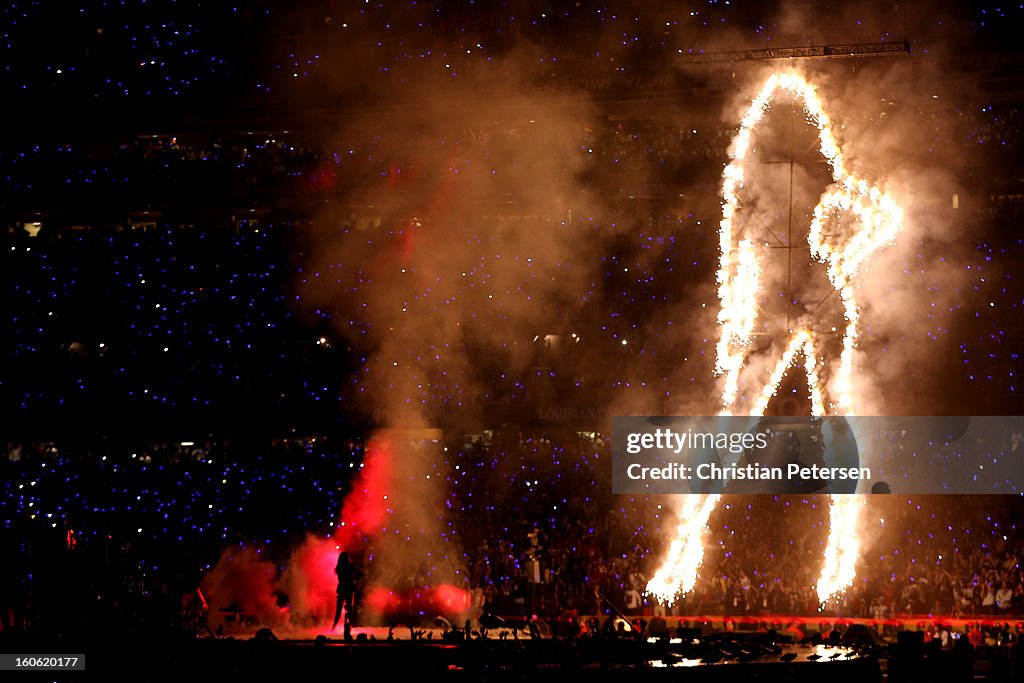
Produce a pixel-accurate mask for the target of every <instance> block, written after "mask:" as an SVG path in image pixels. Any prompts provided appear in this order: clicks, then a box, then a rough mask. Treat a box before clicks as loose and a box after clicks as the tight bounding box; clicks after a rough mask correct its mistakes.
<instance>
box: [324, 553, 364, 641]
mask: <svg viewBox="0 0 1024 683" xmlns="http://www.w3.org/2000/svg"><path fill="white" fill-rule="evenodd" d="M334 573H335V574H337V575H338V606H337V607H336V608H335V610H334V624H333V625H332V626H331V630H334V629H335V628H337V627H338V621H339V620H341V610H342V608H344V609H345V638H350V637H352V621H353V612H354V611H355V603H356V582H357V581H359V577H361V576H362V575H363V573H362V572H361V571H359V568H358V567H356V566H355V565H354V564H353V563H352V560H350V559H349V556H348V553H347V552H345V551H344V550H343V551H341V553H340V554H339V555H338V564H337V566H335V567H334Z"/></svg>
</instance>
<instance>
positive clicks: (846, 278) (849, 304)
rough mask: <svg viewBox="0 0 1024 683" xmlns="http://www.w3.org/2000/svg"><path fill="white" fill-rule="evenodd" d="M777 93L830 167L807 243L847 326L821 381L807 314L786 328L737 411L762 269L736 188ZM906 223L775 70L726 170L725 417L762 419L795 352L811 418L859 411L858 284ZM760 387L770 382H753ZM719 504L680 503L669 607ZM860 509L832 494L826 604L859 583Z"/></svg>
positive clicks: (812, 92) (665, 576) (722, 267)
mask: <svg viewBox="0 0 1024 683" xmlns="http://www.w3.org/2000/svg"><path fill="white" fill-rule="evenodd" d="M779 91H782V92H783V93H785V94H788V95H789V96H791V97H792V98H794V99H796V100H798V101H800V102H801V103H802V104H803V108H804V113H805V114H806V116H807V121H808V122H809V123H810V124H812V125H814V126H815V127H816V128H817V130H818V149H819V151H820V152H821V154H822V156H823V157H825V160H826V161H827V163H828V165H829V169H830V170H831V175H832V181H833V182H832V184H831V185H830V186H829V187H828V188H827V189H826V191H825V192H824V194H822V196H821V198H820V199H819V201H818V204H817V206H816V207H815V208H814V212H813V216H812V220H811V224H810V228H809V230H808V235H807V243H808V247H809V250H810V253H811V256H812V257H813V258H815V259H816V260H817V261H819V262H820V263H823V264H825V267H826V271H827V273H828V279H829V282H830V283H831V284H832V286H833V287H834V288H835V290H836V291H837V292H838V293H839V295H840V299H841V301H842V307H843V315H844V316H845V318H846V327H845V329H844V330H843V333H842V335H843V336H842V348H841V351H840V354H839V363H838V367H831V368H828V374H827V375H826V376H824V377H823V374H822V371H821V368H822V366H823V365H824V364H823V363H822V362H821V358H819V354H820V351H819V350H818V347H819V344H818V340H817V338H816V336H815V334H814V332H813V330H812V325H811V321H810V320H808V319H806V318H805V319H803V320H800V321H799V322H798V325H797V327H796V329H791V330H789V338H788V339H787V340H786V341H785V348H784V350H783V353H782V356H781V357H780V358H779V359H778V361H777V362H776V363H775V364H774V366H773V367H772V370H771V373H770V375H769V376H768V378H767V381H765V383H764V384H763V385H761V389H760V390H759V391H756V392H754V393H755V394H756V396H757V398H756V399H755V400H754V401H753V403H752V404H750V405H747V406H741V405H738V404H739V403H740V401H741V397H740V384H741V382H740V379H741V374H742V373H743V370H744V367H745V365H746V357H747V354H748V351H749V347H750V342H751V339H752V336H753V333H754V326H755V323H756V321H757V314H758V300H757V299H758V295H759V294H760V289H761V284H760V280H761V266H760V262H759V259H758V253H757V250H756V248H755V245H754V242H753V241H751V240H750V239H739V240H735V237H736V235H734V232H736V231H735V230H734V225H733V221H734V219H735V217H736V215H737V212H738V211H739V207H740V196H739V192H740V190H741V189H742V188H743V183H744V178H745V176H746V162H747V156H748V153H749V151H750V148H751V138H752V135H753V132H754V129H755V128H756V126H757V124H758V123H760V122H761V120H762V119H763V118H764V116H765V114H766V113H767V112H768V110H769V109H770V107H771V104H772V101H773V99H774V97H775V95H776V94H777V93H778V92H779ZM843 214H845V215H847V216H849V217H851V218H852V221H850V222H851V223H854V224H856V225H857V226H858V227H857V229H856V230H855V231H854V232H853V234H852V235H851V236H849V237H847V238H846V239H844V240H842V241H840V240H837V239H836V235H833V234H830V233H828V232H827V230H826V228H827V227H828V226H830V225H832V224H833V223H834V222H835V221H836V219H837V218H838V217H839V216H840V215H843ZM902 227H903V212H902V210H901V209H900V207H899V206H898V205H897V204H896V202H895V200H893V198H892V197H890V196H889V195H887V194H885V193H884V192H882V191H881V190H879V189H878V188H876V187H873V186H871V185H869V184H868V183H867V182H866V181H865V180H862V179H860V178H857V177H856V176H854V175H852V174H850V173H849V172H848V171H847V168H846V162H845V161H844V159H843V156H842V153H841V151H840V149H839V145H838V144H837V143H836V140H835V137H834V136H833V135H832V122H831V121H830V119H829V117H828V115H827V114H826V113H825V110H824V108H823V107H822V104H821V100H820V99H819V98H818V94H817V91H816V89H815V88H814V86H813V85H811V84H810V83H808V82H807V81H806V80H805V79H804V78H803V77H802V76H801V75H799V74H797V73H795V72H779V73H774V74H772V75H771V76H770V77H769V78H768V80H767V81H765V83H764V85H763V86H762V87H761V89H760V91H759V92H758V93H757V95H756V96H755V97H754V99H753V101H752V102H751V103H750V106H749V107H747V110H746V111H745V112H744V114H743V118H742V120H741V122H740V127H739V131H738V132H737V133H736V137H735V138H734V139H733V142H732V146H731V148H730V151H729V163H728V164H727V165H726V167H725V170H724V171H723V173H722V219H721V221H720V223H719V248H720V257H719V264H718V273H717V283H718V298H719V300H720V301H721V303H722V305H721V308H720V309H719V313H718V323H719V325H720V326H721V336H720V337H719V341H718V345H717V349H716V351H717V357H716V362H715V374H717V375H720V376H722V377H723V381H722V403H721V410H720V414H721V415H733V414H735V413H737V412H738V413H739V414H749V415H752V416H761V415H764V413H765V411H766V410H767V408H768V404H769V402H770V401H771V399H772V397H773V396H775V395H776V394H777V393H778V390H779V386H780V384H781V383H782V380H783V377H784V376H785V374H786V371H787V370H788V369H789V368H790V367H792V366H793V365H794V363H795V362H796V358H797V356H802V357H803V370H804V374H805V376H806V378H807V386H808V391H809V398H810V401H811V413H812V415H814V416H822V415H826V414H828V415H852V414H853V411H854V406H853V382H852V372H853V351H854V349H855V348H856V341H857V331H858V327H857V323H858V321H859V317H860V312H859V311H860V309H859V307H858V305H857V301H856V298H855V296H854V295H855V292H854V287H853V278H854V276H855V275H856V273H857V271H858V269H859V268H860V267H861V266H862V265H863V264H864V262H865V261H866V260H867V259H868V258H869V257H870V256H871V255H872V254H873V253H874V252H876V251H877V250H878V249H880V248H882V247H883V246H885V245H886V244H888V243H890V242H892V241H893V240H894V239H895V238H896V236H897V235H898V234H899V232H900V230H901V229H902ZM822 356H823V354H822ZM761 381H764V380H757V382H756V383H757V384H760V382H761ZM751 382H753V380H751ZM826 397H827V399H826ZM717 500H718V496H717V495H714V496H707V497H706V498H705V497H701V496H695V495H691V496H689V497H688V498H687V500H686V502H684V503H683V505H682V507H681V509H680V511H679V525H678V528H677V533H676V539H675V540H674V541H673V542H672V544H671V546H670V547H669V552H668V557H667V558H666V560H665V561H664V563H663V564H662V566H661V567H660V568H659V569H658V571H657V572H656V574H655V576H654V579H652V580H651V582H650V583H649V584H648V586H647V590H648V592H650V593H653V594H655V595H657V596H658V597H659V598H662V599H663V600H665V601H667V602H669V603H671V601H672V600H674V599H675V597H676V596H677V595H679V594H680V593H686V592H687V591H689V590H691V589H692V588H693V585H694V583H695V582H696V579H697V569H698V568H699V567H700V563H701V561H702V560H703V556H704V548H703V530H704V527H705V525H706V524H707V520H708V518H709V517H710V515H711V511H712V510H713V509H714V506H715V503H716V502H717ZM862 506H863V501H862V499H860V498H858V497H852V496H845V497H844V496H831V497H830V508H829V518H830V527H829V537H828V545H827V546H826V552H825V566H824V568H823V570H822V576H821V579H820V580H819V581H818V596H819V598H820V599H821V602H822V603H824V602H826V601H827V600H828V599H829V598H831V597H832V596H833V595H836V594H837V593H839V592H841V591H843V590H845V589H846V587H847V586H848V585H849V584H850V583H851V582H852V581H853V579H854V576H855V565H856V561H857V552H858V547H859V541H858V538H857V522H858V519H859V514H860V509H861V507H862Z"/></svg>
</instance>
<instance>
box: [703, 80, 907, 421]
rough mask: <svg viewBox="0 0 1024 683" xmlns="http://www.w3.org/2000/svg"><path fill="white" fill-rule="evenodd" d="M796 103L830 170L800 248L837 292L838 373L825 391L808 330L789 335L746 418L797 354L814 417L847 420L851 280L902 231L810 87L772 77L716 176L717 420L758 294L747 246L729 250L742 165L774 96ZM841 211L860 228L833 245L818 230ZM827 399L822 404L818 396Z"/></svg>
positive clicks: (727, 401) (731, 398) (727, 409)
mask: <svg viewBox="0 0 1024 683" xmlns="http://www.w3.org/2000/svg"><path fill="white" fill-rule="evenodd" d="M780 90H781V91H783V92H785V93H788V94H790V95H791V96H792V97H794V98H796V99H798V100H800V101H801V102H802V103H803V107H804V113H805V114H806V115H807V120H808V122H809V123H811V124H813V125H814V126H815V127H816V128H817V129H818V141H819V146H818V148H819V150H820V151H821V154H822V156H824V157H825V160H826V161H827V162H828V164H829V167H830V169H831V171H832V180H833V184H832V185H831V186H830V187H829V188H828V190H826V192H825V194H823V195H822V197H821V200H820V201H819V202H818V205H817V206H816V207H815V208H814V215H813V219H812V221H811V226H810V231H809V233H808V236H807V242H808V245H809V247H810V253H811V255H812V256H813V257H814V258H816V259H817V260H818V261H820V262H821V263H824V264H826V270H827V273H828V277H829V281H830V282H831V283H832V286H833V287H835V289H836V291H837V292H839V294H840V297H841V299H842V302H843V313H844V315H845V316H846V329H845V330H844V333H843V341H842V352H841V353H840V358H839V367H838V368H837V369H835V370H834V371H833V372H832V377H831V381H830V382H829V385H828V387H825V386H824V385H823V382H822V378H821V377H820V375H819V373H818V371H817V367H818V364H817V361H816V358H815V352H814V349H815V346H816V343H815V342H816V339H815V335H814V333H813V331H812V330H811V329H809V326H807V325H804V326H803V327H802V329H797V330H794V331H792V336H791V337H790V339H789V343H788V346H787V348H786V350H785V352H784V353H783V356H782V359H781V360H780V361H779V363H778V364H777V365H776V366H775V368H774V370H773V371H772V373H771V376H770V378H769V380H768V382H767V384H766V385H765V386H764V389H763V390H762V392H761V394H760V396H759V397H758V399H757V401H756V402H755V403H754V405H753V406H752V407H751V410H750V413H749V414H751V415H763V414H764V411H765V409H766V408H767V406H768V401H769V400H770V399H771V397H772V396H773V395H775V392H776V391H778V388H779V383H780V382H781V381H782V378H783V376H784V375H785V371H786V369H787V368H788V367H789V366H790V365H791V364H792V362H793V360H794V358H795V356H796V353H797V352H798V351H799V352H800V354H801V355H803V357H804V361H805V368H804V369H805V371H806V374H807V384H808V386H809V387H810V392H811V405H812V411H813V412H814V414H815V415H824V414H826V412H827V413H829V414H833V415H835V414H840V415H848V414H851V413H852V410H853V400H852V396H851V394H852V382H851V381H850V377H851V374H852V369H853V349H854V347H855V345H856V340H857V322H858V319H859V309H858V307H857V302H856V299H855V298H854V291H853V286H852V284H851V281H852V279H853V276H854V275H855V274H856V272H857V270H858V268H860V266H861V265H862V264H863V263H864V262H865V261H866V260H867V258H868V257H869V256H871V254H873V253H874V252H875V251H876V250H878V249H880V248H881V247H882V246H884V245H885V244H887V243H889V242H891V241H892V240H894V239H895V238H896V235H897V234H898V233H899V231H900V229H901V228H902V222H903V212H902V211H901V210H900V208H899V206H897V204H896V202H895V201H894V200H893V199H892V197H890V196H889V195H887V194H885V193H883V192H881V191H880V190H879V189H878V188H876V187H872V186H870V185H868V183H867V182H866V181H864V180H861V179H859V178H857V177H856V176H853V175H851V174H850V173H848V172H847V170H846V163H845V161H844V160H843V156H842V153H841V152H840V150H839V145H838V144H837V143H836V141H835V138H834V137H833V135H832V122H831V121H830V120H829V118H828V115H827V114H826V113H825V111H824V109H823V107H822V105H821V100H820V99H819V98H818V94H817V91H816V90H815V88H814V86H813V85H811V84H810V83H808V82H807V81H806V80H805V79H804V78H803V77H802V76H800V75H799V74H796V73H793V72H784V73H775V74H772V75H771V76H770V77H769V78H768V80H767V81H766V82H765V84H764V85H763V86H762V87H761V90H760V92H758V94H757V96H756V97H755V98H754V100H753V101H752V102H751V103H750V106H749V107H748V108H747V110H746V112H745V113H744V115H743V119H742V121H741V122H740V129H739V132H738V133H737V134H736V138H735V139H734V140H733V144H732V147H731V149H730V152H729V164H728V165H727V166H726V168H725V171H724V172H723V174H722V178H723V180H722V220H721V222H720V223H719V247H720V250H721V256H720V258H719V265H718V276H717V280H718V297H719V299H720V300H721V302H722V307H721V310H720V311H719V313H718V322H719V323H720V324H721V326H722V333H721V337H720V338H719V341H718V347H717V352H718V354H717V361H716V364H715V372H716V373H717V374H719V375H724V377H725V379H724V382H723V388H722V414H723V415H731V414H733V412H734V411H735V409H736V407H737V405H736V404H737V402H738V400H739V383H740V372H741V370H742V369H743V366H744V359H745V356H746V351H747V347H748V346H749V344H750V341H751V336H752V334H753V330H754V322H755V321H756V319H757V310H758V308H757V295H758V292H759V289H760V285H759V276H760V268H759V266H758V259H757V255H756V253H755V251H754V244H753V242H751V241H750V240H748V239H744V240H741V241H739V242H738V243H737V244H736V245H735V246H734V245H733V238H734V235H733V232H734V231H733V219H734V217H735V216H736V213H737V211H738V209H739V206H740V197H739V191H740V189H742V187H743V182H744V178H745V175H746V161H747V155H748V152H749V150H750V141H751V135H752V134H753V131H754V128H755V127H756V126H757V124H758V123H759V122H760V121H761V120H762V119H763V118H764V115H765V113H766V112H767V111H768V109H769V108H770V106H771V103H772V100H773V98H774V97H775V94H776V93H777V92H778V91H780ZM840 211H843V212H847V213H848V214H851V215H852V216H853V217H854V218H856V219H857V222H858V223H859V224H860V225H861V226H862V229H860V230H858V231H857V232H856V233H855V234H854V235H853V236H852V237H850V238H849V239H847V240H846V241H845V243H843V244H838V243H836V242H835V241H834V240H832V239H830V236H828V235H826V234H825V231H824V227H825V225H826V224H827V223H828V222H829V220H830V218H831V217H832V215H833V214H834V213H838V212H840ZM826 394H827V395H828V396H829V398H830V400H829V402H828V404H827V405H826V403H825V401H824V396H825V395H826Z"/></svg>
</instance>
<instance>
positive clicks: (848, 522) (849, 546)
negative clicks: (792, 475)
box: [818, 495, 865, 605]
mask: <svg viewBox="0 0 1024 683" xmlns="http://www.w3.org/2000/svg"><path fill="white" fill-rule="evenodd" d="M830 498H831V499H832V505H831V507H830V508H829V531H828V545H827V546H825V568H824V570H823V571H822V573H821V578H820V579H818V602H819V603H820V604H822V605H823V604H825V603H826V602H828V601H829V599H830V598H832V596H834V595H838V594H839V593H842V592H843V591H845V590H846V588H847V587H848V586H849V585H850V584H851V583H853V579H854V577H855V576H856V575H857V570H856V564H857V552H858V549H859V547H860V538H859V537H858V536H857V520H858V519H859V517H860V511H861V508H862V507H864V503H865V500H864V496H836V495H833V496H830Z"/></svg>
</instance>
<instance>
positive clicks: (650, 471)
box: [626, 463, 871, 481]
mask: <svg viewBox="0 0 1024 683" xmlns="http://www.w3.org/2000/svg"><path fill="white" fill-rule="evenodd" d="M626 476H628V477H629V478H630V479H634V480H638V479H641V480H642V479H661V480H682V481H687V480H693V479H695V480H699V481H728V480H731V479H748V480H749V479H759V480H777V481H782V480H788V481H794V480H798V479H799V480H804V481H814V480H836V479H855V480H860V479H865V480H869V479H871V469H870V468H868V467H819V466H818V465H810V466H805V465H800V464H799V463H789V464H788V465H786V467H785V468H782V467H765V466H763V465H758V464H749V463H748V464H745V465H735V464H733V465H725V466H722V465H717V464H715V463H702V464H700V465H697V466H696V467H691V466H689V465H683V464H681V463H669V464H667V465H665V466H664V467H644V466H642V465H640V464H639V463H633V464H632V465H630V466H629V467H628V468H627V469H626Z"/></svg>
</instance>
